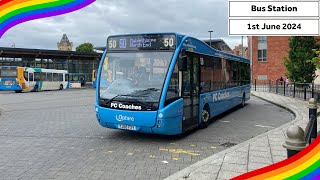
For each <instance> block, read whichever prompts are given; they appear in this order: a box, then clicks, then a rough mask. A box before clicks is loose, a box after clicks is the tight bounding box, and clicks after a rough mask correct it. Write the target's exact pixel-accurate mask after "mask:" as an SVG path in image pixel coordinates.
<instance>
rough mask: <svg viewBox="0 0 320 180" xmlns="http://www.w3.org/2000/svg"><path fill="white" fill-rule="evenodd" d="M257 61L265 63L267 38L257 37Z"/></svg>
mask: <svg viewBox="0 0 320 180" xmlns="http://www.w3.org/2000/svg"><path fill="white" fill-rule="evenodd" d="M258 61H259V62H265V61H267V37H266V36H258Z"/></svg>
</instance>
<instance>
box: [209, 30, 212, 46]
mask: <svg viewBox="0 0 320 180" xmlns="http://www.w3.org/2000/svg"><path fill="white" fill-rule="evenodd" d="M208 32H209V33H210V47H211V33H212V32H213V31H208Z"/></svg>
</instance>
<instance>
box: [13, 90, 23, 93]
mask: <svg viewBox="0 0 320 180" xmlns="http://www.w3.org/2000/svg"><path fill="white" fill-rule="evenodd" d="M14 92H16V93H22V91H21V90H16V91H14Z"/></svg>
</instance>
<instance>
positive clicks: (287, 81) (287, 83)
mask: <svg viewBox="0 0 320 180" xmlns="http://www.w3.org/2000/svg"><path fill="white" fill-rule="evenodd" d="M288 85H289V79H288V78H286V86H287V87H288Z"/></svg>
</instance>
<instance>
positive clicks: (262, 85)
mask: <svg viewBox="0 0 320 180" xmlns="http://www.w3.org/2000/svg"><path fill="white" fill-rule="evenodd" d="M252 90H254V91H260V92H272V93H276V94H280V95H284V96H290V97H294V98H299V99H303V100H305V101H306V100H308V99H310V98H315V99H316V101H317V102H320V85H318V84H314V83H286V82H285V81H257V80H255V81H254V82H253V84H252Z"/></svg>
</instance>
